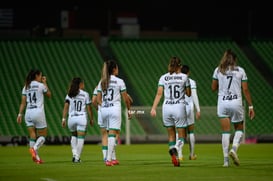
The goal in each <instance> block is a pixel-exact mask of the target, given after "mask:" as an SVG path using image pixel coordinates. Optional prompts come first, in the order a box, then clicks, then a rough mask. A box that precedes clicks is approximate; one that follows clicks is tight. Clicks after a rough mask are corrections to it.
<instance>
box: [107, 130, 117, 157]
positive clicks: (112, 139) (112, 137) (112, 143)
mask: <svg viewBox="0 0 273 181" xmlns="http://www.w3.org/2000/svg"><path fill="white" fill-rule="evenodd" d="M115 141H116V138H115V135H109V136H108V151H107V160H108V161H111V160H112V153H113V150H114V147H115Z"/></svg>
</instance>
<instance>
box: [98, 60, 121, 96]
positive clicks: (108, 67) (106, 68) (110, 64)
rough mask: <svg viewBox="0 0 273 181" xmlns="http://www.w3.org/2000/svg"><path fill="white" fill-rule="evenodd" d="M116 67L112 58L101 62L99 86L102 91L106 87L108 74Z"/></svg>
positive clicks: (108, 79)
mask: <svg viewBox="0 0 273 181" xmlns="http://www.w3.org/2000/svg"><path fill="white" fill-rule="evenodd" d="M116 67H117V63H116V62H115V61H114V60H108V61H105V62H104V63H103V67H102V71H101V88H102V90H103V91H106V90H107V89H108V86H109V81H110V76H111V75H112V74H113V70H114V68H116Z"/></svg>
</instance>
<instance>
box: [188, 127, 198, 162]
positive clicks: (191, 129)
mask: <svg viewBox="0 0 273 181" xmlns="http://www.w3.org/2000/svg"><path fill="white" fill-rule="evenodd" d="M188 136H189V147H190V156H189V159H190V160H196V158H197V156H196V155H195V135H194V124H191V125H189V126H188Z"/></svg>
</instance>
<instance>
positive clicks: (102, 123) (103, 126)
mask: <svg viewBox="0 0 273 181" xmlns="http://www.w3.org/2000/svg"><path fill="white" fill-rule="evenodd" d="M100 109H101V108H99V109H98V125H99V127H100V128H107V121H106V120H104V121H103V120H102V118H101V110H100Z"/></svg>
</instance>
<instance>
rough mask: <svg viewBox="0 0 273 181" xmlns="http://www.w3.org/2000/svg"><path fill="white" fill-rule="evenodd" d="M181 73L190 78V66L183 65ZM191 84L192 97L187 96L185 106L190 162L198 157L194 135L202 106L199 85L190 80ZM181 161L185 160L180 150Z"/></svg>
mask: <svg viewBox="0 0 273 181" xmlns="http://www.w3.org/2000/svg"><path fill="white" fill-rule="evenodd" d="M181 72H182V73H184V74H187V75H188V76H190V67H189V66H188V65H183V67H182V68H181ZM189 80H190V84H191V96H190V97H189V96H185V104H186V112H187V124H188V126H187V133H188V136H189V137H188V139H189V146H190V155H189V159H190V160H196V158H197V155H196V154H195V135H194V124H195V118H196V120H199V119H200V115H201V112H200V106H199V99H198V94H197V85H196V81H195V80H193V79H191V78H189ZM194 109H196V113H195V117H194V112H195V111H194ZM178 155H179V160H183V154H182V150H178Z"/></svg>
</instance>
